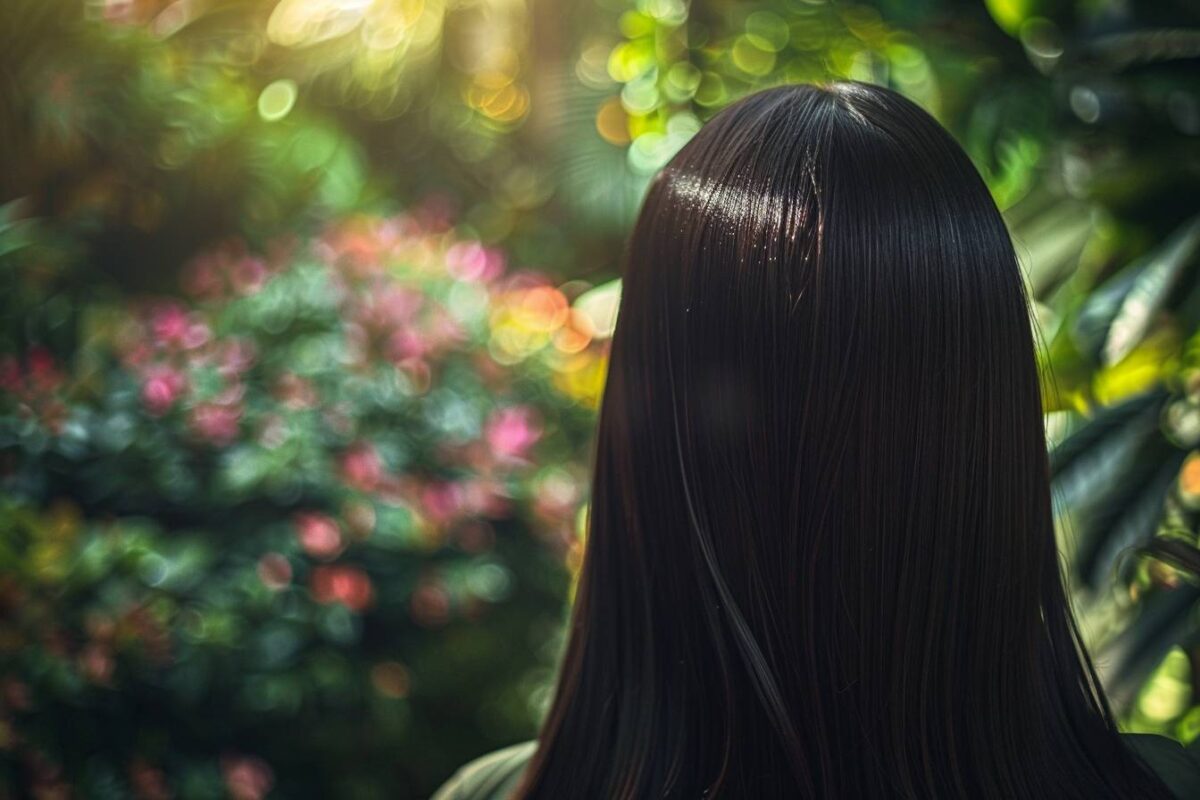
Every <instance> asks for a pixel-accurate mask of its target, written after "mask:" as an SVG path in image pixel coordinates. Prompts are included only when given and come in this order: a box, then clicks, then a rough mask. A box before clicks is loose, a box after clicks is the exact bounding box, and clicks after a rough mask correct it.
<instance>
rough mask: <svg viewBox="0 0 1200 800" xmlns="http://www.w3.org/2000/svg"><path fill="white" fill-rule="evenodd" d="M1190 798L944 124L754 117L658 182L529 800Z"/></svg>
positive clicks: (1014, 280) (737, 113)
mask: <svg viewBox="0 0 1200 800" xmlns="http://www.w3.org/2000/svg"><path fill="white" fill-rule="evenodd" d="M705 793H707V795H709V796H711V795H712V794H723V795H725V796H734V797H794V796H797V795H800V796H809V797H812V796H820V797H895V796H908V797H923V798H924V797H972V798H987V797H998V798H999V797H1003V798H1033V797H1046V796H1049V795H1051V794H1055V795H1058V796H1061V797H1088V798H1099V797H1130V796H1134V795H1135V794H1136V795H1137V796H1139V797H1150V796H1167V795H1166V790H1165V789H1164V788H1163V787H1161V785H1160V784H1159V783H1158V782H1157V780H1156V779H1155V778H1153V777H1152V776H1150V775H1148V774H1147V773H1145V772H1144V771H1143V769H1142V768H1141V766H1140V765H1139V764H1138V763H1137V762H1135V761H1134V760H1133V759H1132V758H1131V757H1130V756H1129V755H1128V754H1126V753H1125V751H1124V750H1123V748H1122V746H1121V744H1120V742H1119V740H1118V738H1117V736H1116V732H1115V729H1114V726H1113V722H1112V719H1111V716H1110V714H1109V712H1108V710H1107V707H1106V705H1105V702H1104V700H1103V698H1102V696H1101V694H1100V692H1099V689H1098V687H1097V685H1096V681H1095V675H1094V673H1093V671H1092V669H1091V666H1090V663H1089V662H1088V660H1087V657H1086V655H1085V654H1084V653H1083V652H1082V650H1081V648H1080V646H1079V642H1078V636H1077V633H1076V631H1075V628H1074V624H1073V622H1072V620H1071V617H1070V613H1069V610H1068V607H1067V601H1066V598H1065V597H1064V592H1063V588H1062V579H1061V576H1060V571H1059V565H1058V560H1057V552H1056V547H1055V540H1054V533H1053V528H1052V518H1051V510H1050V498H1049V487H1048V477H1047V466H1046V452H1045V440H1044V434H1043V428H1042V416H1041V402H1040V393H1039V385H1038V373H1037V368H1036V363H1035V358H1034V344H1033V334H1032V331H1031V325H1030V319H1029V311H1028V304H1027V300H1026V296H1025V290H1024V285H1023V282H1022V278H1021V274H1020V270H1019V267H1018V264H1017V261H1016V257H1015V254H1014V251H1013V247H1012V244H1011V241H1010V239H1009V236H1008V233H1007V230H1006V228H1005V225H1004V223H1003V220H1002V219H1001V217H1000V215H999V213H998V211H997V209H996V207H995V204H994V203H993V201H992V200H991V197H990V195H989V194H988V191H987V189H986V187H985V185H984V184H983V182H982V180H981V179H980V177H979V175H978V173H977V172H976V171H975V169H974V168H973V166H972V165H971V163H970V161H969V160H968V158H967V157H966V155H965V154H964V153H963V152H962V150H961V149H960V148H959V147H958V145H957V144H956V143H955V142H954V141H953V139H952V138H951V137H950V136H949V135H948V134H947V133H946V132H945V131H944V130H943V129H942V128H941V127H940V126H939V125H938V124H937V122H936V121H934V120H933V119H932V118H931V117H930V116H929V115H928V114H926V113H925V112H924V111H922V110H921V109H920V108H919V107H917V106H916V105H914V104H913V103H911V102H910V101H908V100H906V99H904V98H903V97H901V96H900V95H898V94H896V93H894V92H892V91H890V90H887V89H883V88H880V87H875V86H869V85H865V84H858V83H838V84H833V85H828V86H819V87H818V86H789V87H780V88H777V89H772V90H768V91H764V92H760V93H758V94H755V95H752V96H750V97H747V98H745V99H743V100H742V101H740V102H739V103H737V104H735V105H733V106H731V107H729V108H727V109H726V110H724V111H723V112H721V113H720V114H718V115H717V116H716V117H715V118H714V119H713V120H712V121H711V122H709V123H708V124H707V125H706V126H705V127H704V128H703V129H702V130H701V131H700V133H699V134H697V135H696V137H695V138H694V139H693V140H692V141H691V142H690V143H689V144H688V145H687V146H686V147H685V148H683V150H682V151H680V153H679V154H678V155H677V156H676V157H675V158H674V159H673V160H672V161H671V163H670V164H669V165H668V166H667V167H666V168H665V169H664V170H663V171H662V172H661V173H660V174H659V176H658V177H657V178H656V179H655V181H654V183H653V184H652V186H651V187H650V190H649V193H648V195H647V197H646V200H645V204H644V206H643V209H642V212H641V215H640V217H639V219H638V222H637V226H636V228H635V231H634V233H633V237H632V240H631V243H630V247H629V252H628V258H627V262H626V267H625V275H624V288H623V294H622V298H621V306H620V310H619V313H618V322H617V329H616V333H615V337H614V340H613V349H612V360H611V363H610V368H609V376H608V383H607V385H606V388H605V395H604V399H603V404H602V407H601V416H600V424H599V430H598V437H597V449H596V459H595V475H594V484H593V493H592V507H591V516H590V520H589V540H588V544H587V554H586V557H585V566H584V571H583V575H582V577H581V583H580V587H579V591H578V594H577V600H576V608H575V612H574V618H573V627H572V631H571V639H570V643H569V647H568V651H567V654H566V657H565V661H564V664H563V672H562V676H561V680H560V684H559V688H558V694H557V697H556V699H555V702H554V706H553V708H552V709H551V712H550V715H549V717H548V719H547V722H546V725H545V728H544V730H543V734H542V737H541V746H540V748H539V751H538V754H537V756H536V757H535V759H534V762H533V764H532V765H531V768H530V769H529V771H528V774H527V777H526V783H525V789H524V794H525V796H527V797H546V798H551V797H566V796H570V797H598V798H599V797H603V798H610V797H629V798H634V797H636V798H642V797H686V798H693V797H699V796H702V795H704V794H705Z"/></svg>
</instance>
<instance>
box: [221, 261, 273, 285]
mask: <svg viewBox="0 0 1200 800" xmlns="http://www.w3.org/2000/svg"><path fill="white" fill-rule="evenodd" d="M229 277H230V280H231V282H232V283H233V288H234V291H236V292H237V293H238V294H254V293H255V292H257V291H258V290H259V289H261V288H262V287H263V284H264V283H266V282H267V265H266V264H265V263H264V262H263V260H262V259H260V258H252V257H249V256H248V257H246V258H242V259H238V261H237V262H236V263H235V264H234V265H233V269H232V270H230V276H229Z"/></svg>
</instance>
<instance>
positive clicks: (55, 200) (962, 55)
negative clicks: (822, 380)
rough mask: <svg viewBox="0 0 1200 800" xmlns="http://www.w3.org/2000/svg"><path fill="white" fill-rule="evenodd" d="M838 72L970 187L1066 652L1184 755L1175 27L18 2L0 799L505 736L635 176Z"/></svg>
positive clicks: (906, 15) (1065, 4) (528, 700)
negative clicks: (1031, 382) (1011, 277)
mask: <svg viewBox="0 0 1200 800" xmlns="http://www.w3.org/2000/svg"><path fill="white" fill-rule="evenodd" d="M831 77H848V78H854V79H859V80H867V81H874V82H879V83H884V84H886V85H889V86H892V87H893V88H896V89H898V90H899V91H902V92H904V93H905V94H907V95H908V96H910V97H912V98H913V99H914V100H916V101H917V102H919V103H920V104H921V105H923V106H924V107H925V108H927V109H929V110H930V111H931V112H932V113H933V114H934V115H935V116H937V117H938V118H939V119H940V120H941V121H942V122H943V123H944V124H945V125H947V126H948V127H949V128H950V130H951V131H952V132H953V133H954V134H955V135H956V136H957V137H958V139H959V141H960V142H962V144H963V145H964V146H965V147H966V148H967V150H968V152H969V153H970V155H971V157H972V158H973V159H974V161H975V163H976V164H977V166H978V167H979V169H980V170H981V172H982V173H983V175H984V176H985V178H986V179H987V182H988V184H989V186H990V187H991V189H992V192H993V194H994V196H995V198H996V201H997V203H998V204H999V205H1000V207H1001V208H1002V209H1003V210H1004V212H1005V215H1006V217H1007V219H1008V221H1009V223H1010V226H1011V228H1012V231H1013V234H1014V236H1015V238H1016V241H1017V244H1018V250H1019V252H1020V254H1021V257H1022V260H1023V263H1024V266H1025V268H1026V269H1027V270H1028V275H1029V282H1030V289H1031V293H1032V295H1033V297H1034V298H1035V299H1036V312H1037V317H1038V320H1039V323H1040V328H1041V342H1042V344H1041V347H1042V352H1041V357H1042V361H1043V363H1044V365H1045V368H1046V374H1047V375H1048V376H1053V382H1051V381H1049V380H1048V381H1047V391H1046V393H1045V396H1046V410H1047V425H1048V429H1049V431H1050V433H1051V436H1052V440H1053V443H1054V445H1053V448H1052V454H1051V458H1052V464H1053V469H1054V474H1055V491H1056V510H1057V513H1058V515H1059V518H1060V520H1061V522H1062V525H1061V531H1062V534H1061V537H1062V551H1063V556H1064V564H1065V569H1066V571H1067V574H1068V576H1069V578H1070V581H1071V585H1072V590H1073V596H1074V598H1075V603H1076V606H1077V609H1078V613H1079V615H1080V617H1081V619H1082V623H1083V626H1084V629H1085V632H1086V635H1087V637H1088V639H1089V642H1090V643H1091V646H1092V648H1093V651H1094V652H1095V653H1096V656H1097V660H1098V662H1099V664H1100V667H1101V671H1102V674H1103V678H1104V681H1105V684H1106V686H1107V688H1108V691H1109V693H1110V695H1111V697H1112V699H1113V702H1114V705H1115V707H1116V709H1117V711H1118V712H1119V714H1120V716H1121V720H1122V724H1123V726H1125V727H1126V728H1128V729H1130V730H1141V731H1153V732H1158V733H1163V734H1165V735H1168V736H1172V737H1175V738H1178V739H1181V740H1183V741H1190V740H1192V739H1194V738H1196V737H1197V736H1198V735H1200V588H1198V584H1197V582H1196V580H1195V579H1194V577H1193V576H1192V575H1191V573H1189V572H1188V571H1187V570H1186V569H1184V568H1183V567H1182V566H1180V565H1182V564H1185V563H1186V562H1187V560H1188V559H1189V557H1192V556H1194V555H1195V553H1196V550H1195V548H1196V545H1197V525H1198V522H1200V520H1198V517H1200V9H1198V8H1197V7H1196V6H1195V4H1194V3H1190V2H1188V1H1187V0H1178V2H1169V1H1167V0H1163V1H1162V2H1128V1H1127V0H987V1H986V2H984V1H983V0H979V1H978V2H950V1H949V0H885V1H881V2H877V3H849V2H822V0H694V1H693V2H691V3H688V2H684V0H579V2H573V3H565V2H561V0H4V2H3V4H0V153H2V158H3V168H2V169H0V281H2V286H3V291H2V293H0V798H8V797H12V798H17V797H36V798H68V797H86V798H124V797H134V798H143V799H146V800H158V799H159V798H171V797H176V798H209V797H232V798H236V799H237V800H253V799H255V798H266V797H280V798H291V797H298V798H307V797H338V798H351V799H355V800H356V799H358V798H361V799H362V800H368V799H373V798H385V797H386V798H418V797H425V796H427V795H428V794H429V793H430V792H431V791H432V789H433V788H434V787H435V786H436V785H437V784H438V783H439V782H440V781H442V780H443V779H445V778H446V777H447V776H448V774H449V773H450V772H451V771H453V769H454V768H456V767H457V766H458V765H459V764H461V763H462V762H463V761H465V760H467V759H469V758H471V757H474V756H476V755H479V754H481V753H483V752H485V751H487V750H489V749H492V748H495V747H498V746H501V745H505V744H509V743H512V742H515V741H520V740H522V739H526V738H529V737H531V736H532V735H533V734H534V733H535V731H536V725H537V721H538V719H539V715H540V714H541V713H542V711H543V709H544V707H545V704H546V702H547V699H548V692H549V689H550V685H551V681H552V679H553V674H554V666H555V662H556V659H557V657H558V654H559V649H560V646H561V644H562V639H561V629H562V625H563V621H564V619H565V614H566V609H567V607H568V604H569V602H570V592H571V586H572V579H573V577H574V575H575V573H576V572H577V570H578V567H579V560H580V555H581V552H582V551H581V548H582V535H583V529H584V525H583V521H584V519H585V514H586V504H587V499H588V498H587V489H588V467H589V456H590V446H591V431H592V426H593V423H594V419H595V412H596V408H597V404H598V400H599V397H600V392H601V390H602V387H603V382H604V377H605V368H606V344H607V341H608V337H609V336H610V334H611V331H612V326H613V323H614V315H615V309H616V303H617V300H618V298H619V291H620V284H619V281H617V280H616V278H617V275H618V266H619V258H620V254H621V248H622V245H623V240H624V236H625V234H626V231H627V229H628V226H629V223H630V222H631V220H632V217H633V215H634V214H635V213H636V210H637V206H638V202H639V199H640V197H641V193H642V190H643V188H644V186H645V185H646V182H647V180H648V178H649V176H650V175H651V174H653V172H654V171H655V170H656V169H658V168H659V167H660V166H662V165H663V164H664V163H665V162H666V161H667V160H668V159H669V158H670V157H671V155H672V154H673V153H674V152H675V151H676V150H677V149H678V148H679V147H680V146H681V145H682V144H683V143H684V142H686V141H687V140H688V138H689V136H691V135H692V134H693V133H694V132H695V131H696V130H697V128H698V127H699V126H700V125H701V124H702V122H703V121H704V120H705V119H706V118H708V117H709V116H710V115H712V114H713V113H714V112H716V111H717V110H719V109H720V108H722V107H723V106H725V105H727V104H728V103H729V102H731V101H732V100H734V99H736V98H737V97H739V96H741V95H742V94H744V93H746V92H748V91H751V90H753V89H756V88H760V87H763V86H767V85H771V84H775V83H780V82H787V81H807V80H819V79H825V78H831ZM1151 541H1154V542H1157V543H1158V553H1159V557H1158V558H1148V557H1144V556H1140V555H1138V554H1137V553H1136V548H1137V546H1139V545H1144V544H1146V543H1148V542H1151ZM998 655H999V654H998Z"/></svg>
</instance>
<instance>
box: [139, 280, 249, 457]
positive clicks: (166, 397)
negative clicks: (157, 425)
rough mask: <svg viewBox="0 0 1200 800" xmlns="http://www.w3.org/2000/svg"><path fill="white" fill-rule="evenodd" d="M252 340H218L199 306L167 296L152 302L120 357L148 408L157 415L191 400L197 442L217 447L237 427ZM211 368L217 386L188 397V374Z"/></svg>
mask: <svg viewBox="0 0 1200 800" xmlns="http://www.w3.org/2000/svg"><path fill="white" fill-rule="evenodd" d="M255 357H256V353H255V348H254V346H253V344H251V343H250V342H248V341H245V340H242V339H236V338H224V339H217V338H215V337H214V336H213V335H212V330H211V327H210V326H209V324H208V323H207V322H206V321H205V319H204V317H203V315H202V314H201V313H200V312H197V311H189V310H187V309H185V308H184V307H183V306H182V305H181V304H179V303H177V302H174V301H168V302H163V303H159V304H157V305H154V306H152V307H151V308H150V309H149V310H148V311H147V312H146V313H145V314H144V318H143V320H142V322H141V324H140V325H138V326H136V327H135V328H133V329H132V330H130V331H128V332H127V334H126V346H125V348H124V354H123V361H124V363H125V366H126V368H127V369H129V370H130V371H131V372H132V373H133V374H134V375H136V376H138V378H139V381H140V383H141V398H142V404H143V405H144V406H145V408H146V411H147V412H148V413H149V414H150V415H151V416H155V417H161V416H163V415H165V414H167V413H168V412H169V411H171V410H172V409H174V408H176V407H178V406H180V405H182V401H184V400H185V399H190V400H191V403H190V404H189V405H188V407H187V409H186V413H187V421H188V425H189V427H190V429H191V431H192V432H193V434H194V435H195V436H196V437H197V438H198V439H200V440H201V441H204V442H207V443H209V444H212V445H215V446H225V445H228V444H231V443H232V442H234V441H235V440H236V439H237V437H238V433H239V430H240V427H241V419H242V414H243V397H244V395H245V391H246V389H245V384H244V383H243V381H242V376H243V375H244V374H245V372H246V371H247V370H249V369H250V367H251V366H252V365H253V364H254V361H255ZM205 368H211V369H214V370H215V371H216V373H217V375H218V376H219V377H220V379H221V381H222V384H223V385H222V388H221V390H220V391H218V392H216V393H213V394H210V395H208V396H205V397H196V396H192V395H193V392H192V386H193V382H192V380H191V379H190V377H189V376H190V375H191V374H192V373H194V372H195V371H196V370H199V369H205Z"/></svg>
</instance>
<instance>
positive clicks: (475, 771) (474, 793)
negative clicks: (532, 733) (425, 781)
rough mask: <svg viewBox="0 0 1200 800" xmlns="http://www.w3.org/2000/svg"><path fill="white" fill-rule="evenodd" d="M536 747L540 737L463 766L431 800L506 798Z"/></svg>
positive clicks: (499, 799) (497, 799)
mask: <svg viewBox="0 0 1200 800" xmlns="http://www.w3.org/2000/svg"><path fill="white" fill-rule="evenodd" d="M535 750H537V740H536V739H535V740H533V741H528V742H522V743H521V744H514V745H512V746H511V747H505V748H504V749H503V750H497V751H495V752H493V753H488V754H487V755H486V756H481V757H480V758H477V759H475V760H474V761H472V762H470V763H468V764H466V765H464V766H462V767H460V768H459V770H458V771H457V772H455V773H454V775H452V776H451V777H450V780H448V781H447V782H446V783H445V784H444V785H443V786H442V788H440V789H438V790H437V792H435V793H434V795H433V797H432V798H430V800H505V798H507V797H508V795H509V794H510V793H511V792H512V790H513V789H515V788H516V785H517V781H519V780H520V778H521V773H522V772H523V771H524V770H525V765H526V764H528V763H529V759H531V758H532V757H533V753H534V751H535Z"/></svg>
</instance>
